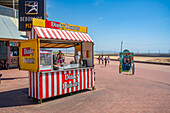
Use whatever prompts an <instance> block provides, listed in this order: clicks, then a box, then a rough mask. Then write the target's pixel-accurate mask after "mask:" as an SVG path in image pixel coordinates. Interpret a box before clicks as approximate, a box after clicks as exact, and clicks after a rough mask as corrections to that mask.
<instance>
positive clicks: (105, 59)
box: [104, 57, 107, 67]
mask: <svg viewBox="0 0 170 113" xmlns="http://www.w3.org/2000/svg"><path fill="white" fill-rule="evenodd" d="M104 61H105V67H106V64H107V58H106V57H105V58H104Z"/></svg>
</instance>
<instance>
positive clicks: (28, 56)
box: [19, 39, 40, 72]
mask: <svg viewBox="0 0 170 113" xmlns="http://www.w3.org/2000/svg"><path fill="white" fill-rule="evenodd" d="M39 48H40V40H39V39H33V40H27V41H23V42H21V43H20V47H19V67H20V69H21V70H27V71H35V72H37V71H39V65H40V60H39V54H40V51H39Z"/></svg>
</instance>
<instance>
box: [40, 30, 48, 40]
mask: <svg viewBox="0 0 170 113" xmlns="http://www.w3.org/2000/svg"><path fill="white" fill-rule="evenodd" d="M40 30H41V32H42V34H43V35H44V38H48V37H47V35H46V34H45V32H44V30H43V29H41V28H40ZM41 38H42V36H41Z"/></svg>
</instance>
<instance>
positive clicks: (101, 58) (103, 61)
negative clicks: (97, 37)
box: [101, 55, 104, 64]
mask: <svg viewBox="0 0 170 113" xmlns="http://www.w3.org/2000/svg"><path fill="white" fill-rule="evenodd" d="M101 59H102V64H103V62H104V57H103V55H102V58H101Z"/></svg>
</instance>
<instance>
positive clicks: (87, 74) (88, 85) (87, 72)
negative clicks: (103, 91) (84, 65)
mask: <svg viewBox="0 0 170 113" xmlns="http://www.w3.org/2000/svg"><path fill="white" fill-rule="evenodd" d="M89 72H90V71H89V69H87V88H89Z"/></svg>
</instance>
